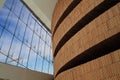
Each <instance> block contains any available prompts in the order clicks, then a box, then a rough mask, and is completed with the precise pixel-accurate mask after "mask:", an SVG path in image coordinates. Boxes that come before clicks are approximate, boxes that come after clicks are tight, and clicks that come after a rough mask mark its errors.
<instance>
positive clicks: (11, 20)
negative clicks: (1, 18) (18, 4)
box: [6, 12, 18, 34]
mask: <svg viewBox="0 0 120 80" xmlns="http://www.w3.org/2000/svg"><path fill="white" fill-rule="evenodd" d="M17 20H18V18H17V16H15V15H14V14H13V13H12V12H10V15H9V17H8V20H7V23H6V29H7V30H9V31H10V32H11V33H12V34H14V31H15V28H16V25H17Z"/></svg>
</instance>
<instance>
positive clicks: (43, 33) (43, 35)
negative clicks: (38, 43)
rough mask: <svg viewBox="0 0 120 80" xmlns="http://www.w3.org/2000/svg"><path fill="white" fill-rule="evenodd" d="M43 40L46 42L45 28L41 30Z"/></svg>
mask: <svg viewBox="0 0 120 80" xmlns="http://www.w3.org/2000/svg"><path fill="white" fill-rule="evenodd" d="M41 38H42V39H43V40H44V41H45V38H46V31H45V30H44V29H43V28H42V29H41Z"/></svg>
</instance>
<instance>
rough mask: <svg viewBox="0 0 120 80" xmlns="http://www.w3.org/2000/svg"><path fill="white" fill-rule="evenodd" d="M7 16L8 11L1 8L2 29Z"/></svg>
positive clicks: (0, 20) (0, 23)
mask: <svg viewBox="0 0 120 80" xmlns="http://www.w3.org/2000/svg"><path fill="white" fill-rule="evenodd" d="M8 15H9V9H7V8H6V7H3V8H2V9H1V10H0V25H1V26H2V27H4V25H5V22H6V20H7V17H8Z"/></svg>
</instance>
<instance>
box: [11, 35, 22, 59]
mask: <svg viewBox="0 0 120 80" xmlns="http://www.w3.org/2000/svg"><path fill="white" fill-rule="evenodd" d="M20 48H21V41H19V40H18V39H16V38H15V37H14V39H13V42H12V46H11V49H10V52H9V57H11V58H12V59H15V60H17V61H18V60H19V58H18V57H19V53H20Z"/></svg>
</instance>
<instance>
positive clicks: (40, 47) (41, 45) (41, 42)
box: [39, 39, 45, 57]
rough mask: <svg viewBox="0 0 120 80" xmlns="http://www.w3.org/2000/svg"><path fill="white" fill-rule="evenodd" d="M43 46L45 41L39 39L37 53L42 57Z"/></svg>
mask: <svg viewBox="0 0 120 80" xmlns="http://www.w3.org/2000/svg"><path fill="white" fill-rule="evenodd" d="M44 48H45V42H44V41H43V40H42V39H40V43H39V54H40V55H41V56H42V57H43V56H44Z"/></svg>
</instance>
